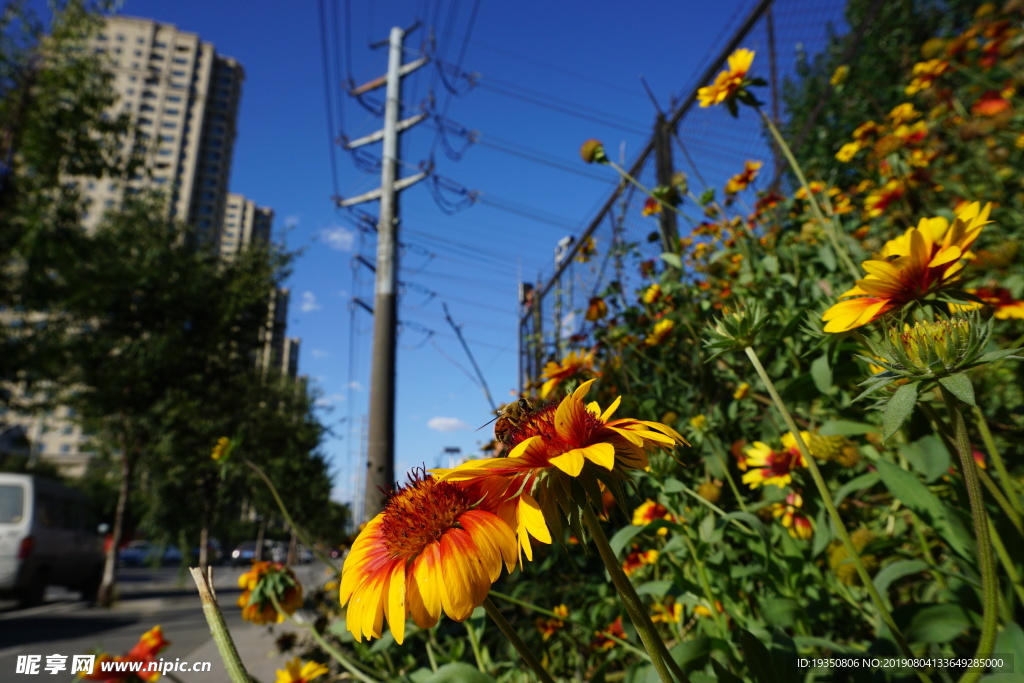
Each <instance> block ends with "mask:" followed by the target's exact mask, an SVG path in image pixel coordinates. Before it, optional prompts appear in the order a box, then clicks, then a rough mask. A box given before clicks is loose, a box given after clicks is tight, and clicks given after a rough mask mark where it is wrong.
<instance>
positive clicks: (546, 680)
mask: <svg viewBox="0 0 1024 683" xmlns="http://www.w3.org/2000/svg"><path fill="white" fill-rule="evenodd" d="M483 607H484V610H485V611H486V612H487V616H489V617H490V618H491V621H493V622H494V624H495V625H496V626H497V627H498V629H499V630H500V631H501V632H502V633H503V634H505V637H506V638H508V642H510V643H512V647H514V648H515V649H516V652H518V653H519V656H520V657H522V658H523V661H525V662H526V663H527V665H529V667H530V668H531V669H532V670H533V673H534V674H535V675H536V676H537V680H538V681H542V683H555V681H554V679H552V678H551V675H550V674H549V673H548V672H547V671H545V670H544V667H543V666H542V665H541V663H540V661H539V660H538V659H537V656H536V655H534V654H533V651H532V650H531V649H530V647H529V646H528V645H527V644H526V643H525V642H523V639H522V638H521V637H520V636H519V633H518V632H517V631H516V630H515V629H514V628H512V624H510V623H508V620H507V619H505V617H504V616H503V615H502V613H501V610H499V609H498V608H497V606H495V604H494V603H493V602H491V599H490V598H484V601H483Z"/></svg>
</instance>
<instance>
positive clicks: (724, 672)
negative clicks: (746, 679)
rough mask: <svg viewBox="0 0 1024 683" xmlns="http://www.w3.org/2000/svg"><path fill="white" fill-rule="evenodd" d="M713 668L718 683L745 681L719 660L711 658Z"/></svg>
mask: <svg viewBox="0 0 1024 683" xmlns="http://www.w3.org/2000/svg"><path fill="white" fill-rule="evenodd" d="M711 668H712V669H714V670H715V679H714V680H715V681H717V682H718V683H743V679H742V678H740V677H739V676H737V675H736V674H734V673H733V672H731V671H729V670H728V669H726V668H725V667H724V666H723V665H722V664H721V663H720V662H719V661H718V660H717V659H715V658H714V657H712V658H711Z"/></svg>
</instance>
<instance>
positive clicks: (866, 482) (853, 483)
mask: <svg viewBox="0 0 1024 683" xmlns="http://www.w3.org/2000/svg"><path fill="white" fill-rule="evenodd" d="M878 479H879V476H878V472H865V473H864V474H862V475H860V476H858V477H854V478H853V479H851V480H850V481H848V482H846V483H845V484H843V485H842V486H841V487H840V488H839V490H838V491H836V505H839V504H840V503H842V502H843V500H845V499H846V497H847V496H848V495H850V494H851V493H853V492H854V491H863V490H864V489H869V488H871V487H872V486H874V485H875V484H877V483H878Z"/></svg>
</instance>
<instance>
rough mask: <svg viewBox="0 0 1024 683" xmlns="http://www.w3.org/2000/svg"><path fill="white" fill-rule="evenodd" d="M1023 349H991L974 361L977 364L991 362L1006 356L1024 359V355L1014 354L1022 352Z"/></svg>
mask: <svg viewBox="0 0 1024 683" xmlns="http://www.w3.org/2000/svg"><path fill="white" fill-rule="evenodd" d="M1021 350H1022V349H999V350H997V351H989V352H988V353H984V354H982V355H981V356H978V359H977V360H976V361H974V364H975V365H981V364H982V363H991V362H992V361H994V360H1003V359H1004V358H1012V359H1013V360H1024V357H1021V356H1015V355H1013V354H1015V353H1018V352H1020V351H1021Z"/></svg>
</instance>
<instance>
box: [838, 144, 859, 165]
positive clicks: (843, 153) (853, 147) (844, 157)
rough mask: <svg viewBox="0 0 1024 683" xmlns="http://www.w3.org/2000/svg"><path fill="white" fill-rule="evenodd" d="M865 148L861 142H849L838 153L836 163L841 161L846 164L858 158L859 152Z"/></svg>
mask: <svg viewBox="0 0 1024 683" xmlns="http://www.w3.org/2000/svg"><path fill="white" fill-rule="evenodd" d="M863 148H864V145H862V144H861V143H860V142H859V141H857V140H854V141H853V142H847V143H846V144H845V145H843V146H842V147H840V148H839V151H838V152H836V161H841V162H843V163H844V164H845V163H847V162H848V161H850V160H851V159H853V158H854V157H855V156H857V152H859V151H861V150H862V149H863Z"/></svg>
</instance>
